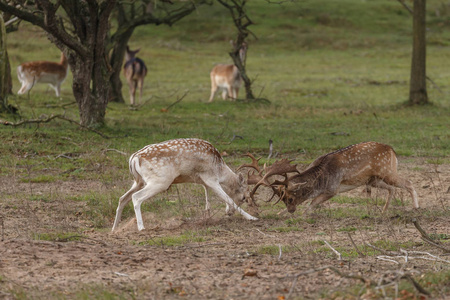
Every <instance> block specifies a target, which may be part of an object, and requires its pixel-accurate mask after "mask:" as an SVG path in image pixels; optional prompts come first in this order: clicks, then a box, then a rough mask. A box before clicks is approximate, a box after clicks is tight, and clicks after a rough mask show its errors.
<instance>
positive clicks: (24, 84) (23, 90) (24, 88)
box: [17, 81, 34, 95]
mask: <svg viewBox="0 0 450 300" xmlns="http://www.w3.org/2000/svg"><path fill="white" fill-rule="evenodd" d="M33 86H34V84H33V83H27V82H26V81H24V82H22V87H21V88H20V90H19V91H18V92H17V94H19V95H22V94H25V93H27V92H28V91H29V90H31V88H32V87H33Z"/></svg>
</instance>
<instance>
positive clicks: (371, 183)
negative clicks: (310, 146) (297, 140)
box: [238, 142, 419, 213]
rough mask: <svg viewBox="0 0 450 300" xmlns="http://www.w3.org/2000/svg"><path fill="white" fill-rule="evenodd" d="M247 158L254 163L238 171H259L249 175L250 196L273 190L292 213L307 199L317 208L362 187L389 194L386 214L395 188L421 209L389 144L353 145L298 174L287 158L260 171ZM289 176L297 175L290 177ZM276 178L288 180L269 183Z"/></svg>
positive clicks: (254, 162)
mask: <svg viewBox="0 0 450 300" xmlns="http://www.w3.org/2000/svg"><path fill="white" fill-rule="evenodd" d="M248 156H249V157H250V158H251V159H252V161H253V162H252V164H247V165H242V166H240V167H239V168H238V170H239V169H240V168H243V167H251V168H253V169H256V170H257V171H258V173H257V174H250V173H249V177H248V184H255V187H254V188H253V190H252V191H251V193H250V197H251V199H253V200H254V195H255V192H256V190H257V189H258V187H260V186H261V185H264V186H268V187H271V188H272V190H273V196H275V195H277V196H278V197H279V199H278V200H277V201H276V203H278V201H280V200H282V201H283V202H284V203H285V204H286V207H287V210H288V211H289V212H290V213H294V212H295V210H296V207H297V205H299V204H301V203H303V202H305V201H306V200H308V199H312V201H311V204H310V208H314V207H316V206H317V205H319V204H321V203H323V202H325V201H327V200H328V199H330V198H332V197H334V196H335V195H337V194H338V193H341V192H346V191H349V190H352V189H355V188H357V187H359V186H363V185H366V186H367V187H377V188H383V189H387V190H388V191H389V196H388V199H387V201H386V204H385V205H384V208H383V212H385V211H386V210H387V208H388V206H389V202H390V201H391V199H392V198H393V197H394V191H395V188H394V187H398V188H403V189H406V190H407V191H408V192H409V193H410V194H411V197H412V200H413V205H414V207H415V208H419V202H418V199H417V193H416V191H415V190H414V187H413V185H412V183H411V181H409V180H406V179H403V178H401V177H399V175H398V173H397V164H398V161H397V156H396V154H395V151H394V149H392V147H391V146H388V145H384V144H380V143H376V142H365V143H360V144H356V145H351V146H348V147H346V148H343V149H340V150H337V151H335V152H331V153H328V154H325V155H322V156H320V157H319V158H317V159H316V160H315V161H314V162H312V163H311V164H310V165H309V166H308V168H307V169H306V170H305V171H303V172H300V171H298V170H297V168H296V165H292V164H291V161H288V160H286V159H283V160H279V161H276V162H275V163H273V164H272V165H271V166H270V167H264V170H261V169H260V168H259V166H258V160H257V159H255V158H254V157H253V156H252V155H251V154H248ZM264 172H265V174H264V175H263V173H264ZM289 173H296V174H294V175H290V176H289V175H288V174H289ZM274 175H282V176H284V177H285V179H284V180H283V181H279V180H275V181H273V182H272V183H271V182H269V178H270V177H271V176H274ZM369 191H370V189H369ZM273 196H272V198H273ZM272 198H270V199H269V201H270V200H271V199H272Z"/></svg>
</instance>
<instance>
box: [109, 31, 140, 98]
mask: <svg viewBox="0 0 450 300" xmlns="http://www.w3.org/2000/svg"><path fill="white" fill-rule="evenodd" d="M133 31H134V27H133V28H129V29H128V30H126V31H124V33H123V34H121V35H120V36H119V37H118V38H117V40H116V41H115V43H114V48H113V51H112V54H111V58H110V64H111V68H112V70H113V73H112V75H111V79H110V99H109V101H111V102H120V103H125V100H124V98H123V95H122V81H121V80H120V73H121V71H122V65H123V60H124V57H125V51H126V49H127V45H128V41H129V40H130V38H131V35H132V34H133Z"/></svg>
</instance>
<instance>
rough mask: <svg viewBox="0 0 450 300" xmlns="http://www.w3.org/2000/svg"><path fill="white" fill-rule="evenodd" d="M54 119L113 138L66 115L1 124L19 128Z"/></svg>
mask: <svg viewBox="0 0 450 300" xmlns="http://www.w3.org/2000/svg"><path fill="white" fill-rule="evenodd" d="M54 119H60V120H63V121H67V122H69V123H72V124H75V125H77V126H79V127H81V128H83V129H86V130H89V131H92V132H94V133H96V134H98V135H99V136H101V137H102V138H104V139H110V138H111V137H109V136H107V135H104V134H103V133H101V132H100V131H98V130H95V129H92V128H89V127H87V126H84V125H82V124H80V123H79V122H77V121H75V120H72V119H69V118H67V117H65V116H64V115H53V114H52V115H51V116H50V117H48V118H45V119H27V120H22V121H19V122H16V123H13V122H9V121H4V120H0V124H2V125H5V126H12V127H18V126H22V125H25V124H42V123H48V122H50V121H52V120H54Z"/></svg>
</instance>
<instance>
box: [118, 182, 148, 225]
mask: <svg viewBox="0 0 450 300" xmlns="http://www.w3.org/2000/svg"><path fill="white" fill-rule="evenodd" d="M142 186H143V184H142V183H141V184H138V183H137V182H136V181H135V182H134V183H133V186H132V187H131V189H130V190H129V191H128V192H126V193H125V194H124V195H123V196H122V197H120V199H119V205H118V207H117V210H116V218H115V220H114V225H113V228H112V230H111V231H114V230H116V229H117V227H119V222H120V219H121V218H122V211H123V209H124V207H125V206H126V205H127V204H128V202H130V201H131V196H132V195H133V194H134V193H135V192H136V191H138V190H140V189H141V188H142Z"/></svg>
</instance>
